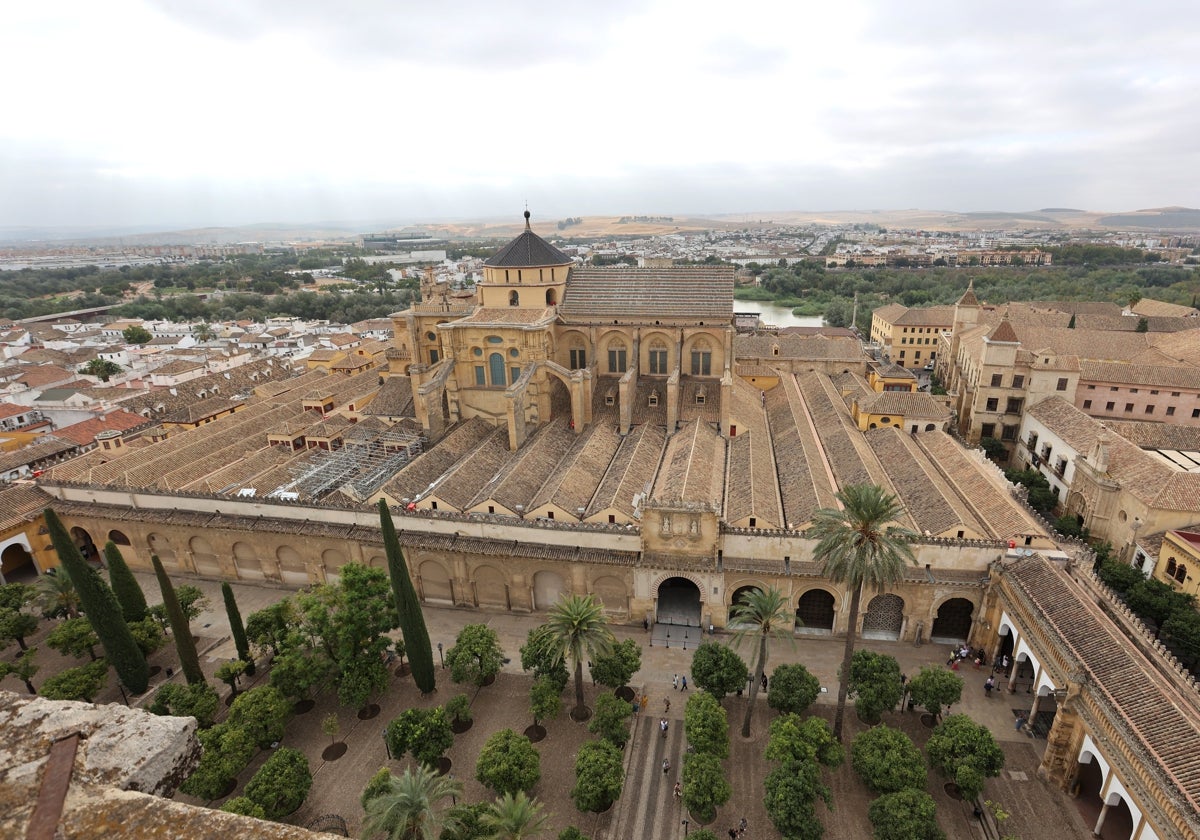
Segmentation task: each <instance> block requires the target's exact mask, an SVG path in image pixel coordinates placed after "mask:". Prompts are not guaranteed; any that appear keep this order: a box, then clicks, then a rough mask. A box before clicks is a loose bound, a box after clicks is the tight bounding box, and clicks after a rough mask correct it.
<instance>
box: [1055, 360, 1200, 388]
mask: <svg viewBox="0 0 1200 840" xmlns="http://www.w3.org/2000/svg"><path fill="white" fill-rule="evenodd" d="M1079 373H1080V377H1079V378H1080V381H1081V382H1082V381H1087V382H1113V383H1121V384H1126V385H1145V386H1146V387H1148V388H1154V387H1158V386H1162V387H1164V388H1189V389H1195V390H1200V367H1192V366H1190V365H1188V366H1183V365H1175V366H1167V365H1137V364H1130V363H1128V362H1095V361H1086V360H1085V361H1082V362H1080V365H1079Z"/></svg>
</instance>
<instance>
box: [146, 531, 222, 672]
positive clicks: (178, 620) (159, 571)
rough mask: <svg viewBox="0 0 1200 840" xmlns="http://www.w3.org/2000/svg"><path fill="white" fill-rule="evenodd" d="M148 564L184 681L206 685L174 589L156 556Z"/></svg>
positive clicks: (189, 627)
mask: <svg viewBox="0 0 1200 840" xmlns="http://www.w3.org/2000/svg"><path fill="white" fill-rule="evenodd" d="M150 562H151V563H153V564H154V576H155V577H157V578H158V588H159V589H161V590H162V596H163V606H165V607H166V608H167V618H168V619H170V621H171V635H172V636H174V637H175V649H176V650H177V651H179V667H180V668H182V669H183V676H184V679H186V680H187V681H188V685H200V684H201V683H205V684H207V682H208V681H207V680H206V679H204V672H203V671H201V670H200V657H199V656H198V655H197V654H196V643H195V642H194V641H192V628H191V625H189V624H188V620H187V617H186V616H184V614H183V609H182V608H180V606H179V599H178V598H176V597H175V587H173V586H172V585H171V579H170V578H169V577H167V572H166V570H165V569H163V564H162V561H161V560H159V559H158V555H157V554H151V555H150Z"/></svg>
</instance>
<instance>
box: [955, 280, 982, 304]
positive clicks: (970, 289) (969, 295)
mask: <svg viewBox="0 0 1200 840" xmlns="http://www.w3.org/2000/svg"><path fill="white" fill-rule="evenodd" d="M958 305H959V306H978V305H979V298H977V297H975V281H974V280H970V281H968V282H967V290H966V291H965V292H963V293H962V297H960V298H959V299H958Z"/></svg>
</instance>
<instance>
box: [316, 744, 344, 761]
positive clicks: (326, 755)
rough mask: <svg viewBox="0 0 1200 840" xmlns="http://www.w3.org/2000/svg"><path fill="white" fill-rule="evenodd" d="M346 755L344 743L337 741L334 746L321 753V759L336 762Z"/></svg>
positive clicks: (331, 745)
mask: <svg viewBox="0 0 1200 840" xmlns="http://www.w3.org/2000/svg"><path fill="white" fill-rule="evenodd" d="M345 754H346V742H345V741H338V742H337V743H336V744H330V745H329V746H328V747H326V748H325V750H324V752H322V753H321V758H322V759H324V760H325V761H337V760H338V759H339V758H341V757H342V756H344V755H345Z"/></svg>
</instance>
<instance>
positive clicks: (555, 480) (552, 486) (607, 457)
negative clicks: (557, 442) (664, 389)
mask: <svg viewBox="0 0 1200 840" xmlns="http://www.w3.org/2000/svg"><path fill="white" fill-rule="evenodd" d="M580 437H582V438H583V440H582V441H581V442H580V444H577V445H576V446H575V447H573V448H572V450H571V451H570V452H568V453H567V457H566V458H564V459H563V460H562V463H560V464H559V465H558V467H557V468H555V470H554V471H553V472H552V473H551V474H550V476H549V477H548V478H547V479H546V483H545V484H543V485H542V487H541V489H539V490H538V492H537V494H536V495H535V496H534V499H533V504H534V507H538V508H540V507H542V506H543V505H547V504H555V505H557V506H559V507H561V508H563V509H564V510H567V511H570V512H573V513H574V512H578V510H579V508H583V509H584V510H585V511H586V510H587V506H588V503H589V502H590V501H591V500H592V496H594V495H595V493H596V488H598V487H599V486H600V482H601V481H602V480H603V478H604V476H605V474H606V473H607V471H608V466H609V464H610V463H612V460H613V456H614V455H615V454H616V452H617V449H618V447H620V445H621V437H620V435H618V434H617V426H616V423H615V422H614V421H612V420H611V419H609V418H607V417H605V416H603V415H600V416H596V415H593V423H592V425H591V426H589V427H588V429H587V430H586V431H584V432H583V433H582V434H581V435H580Z"/></svg>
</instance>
